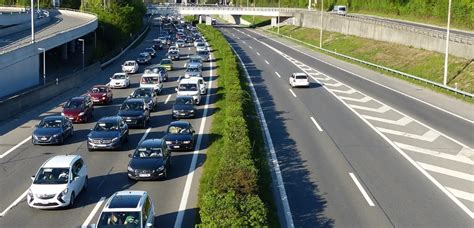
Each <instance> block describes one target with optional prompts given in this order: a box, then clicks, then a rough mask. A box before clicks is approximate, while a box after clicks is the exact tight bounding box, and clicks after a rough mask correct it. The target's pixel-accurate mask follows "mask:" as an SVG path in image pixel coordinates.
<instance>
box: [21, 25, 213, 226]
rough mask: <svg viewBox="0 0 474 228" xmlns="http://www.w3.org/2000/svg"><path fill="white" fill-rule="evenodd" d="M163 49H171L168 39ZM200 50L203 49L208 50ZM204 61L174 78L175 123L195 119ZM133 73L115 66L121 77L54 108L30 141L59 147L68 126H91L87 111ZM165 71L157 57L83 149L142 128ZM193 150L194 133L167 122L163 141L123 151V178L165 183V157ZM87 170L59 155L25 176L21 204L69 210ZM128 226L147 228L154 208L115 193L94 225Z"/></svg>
mask: <svg viewBox="0 0 474 228" xmlns="http://www.w3.org/2000/svg"><path fill="white" fill-rule="evenodd" d="M185 31H188V32H189V30H188V29H186V30H184V31H183V32H185ZM155 45H158V44H156V43H155ZM169 46H170V47H176V46H174V44H173V42H170V43H169ZM181 47H185V46H181ZM171 49H172V50H173V49H174V48H171ZM176 49H177V50H176ZM176 49H174V50H175V51H178V53H179V47H176ZM150 51H151V50H150ZM205 51H208V48H207V46H206V50H205ZM143 53H145V52H143ZM207 54H209V53H207ZM155 55H156V53H155ZM150 56H151V55H150ZM140 57H142V55H141V54H140ZM164 60H166V61H164ZM208 60H209V58H208V56H207V58H201V57H200V56H199V55H193V56H191V57H190V58H189V60H188V62H187V64H186V65H187V66H188V69H189V70H186V73H185V75H183V76H180V78H179V81H178V82H179V83H178V87H177V88H176V91H177V97H176V99H175V103H174V104H173V109H172V111H171V115H172V117H173V118H174V119H181V118H193V117H195V116H196V105H198V104H199V103H201V95H204V94H206V93H207V83H206V82H205V81H204V79H203V77H202V67H203V62H204V61H208ZM139 69H140V66H139V61H137V60H129V61H126V62H125V63H124V64H123V65H122V72H120V73H115V74H114V75H113V76H112V77H111V78H110V82H109V83H108V84H107V85H96V86H93V87H92V88H91V89H90V90H88V91H87V93H86V94H84V95H82V96H78V97H73V98H71V99H69V100H68V101H67V102H65V103H64V104H63V105H61V106H62V107H63V111H62V112H61V115H57V116H48V117H45V118H43V119H42V120H41V121H40V123H39V124H38V125H36V129H35V130H34V132H33V133H32V142H33V144H38V145H45V144H62V143H64V141H65V140H66V138H68V137H71V136H73V134H74V124H73V123H80V122H89V121H91V120H92V119H93V117H94V115H93V112H94V106H95V105H98V104H101V105H107V104H110V103H112V102H113V92H112V89H114V88H127V87H129V86H130V84H131V80H130V75H131V74H135V73H138V72H139ZM172 69H173V62H172V60H171V59H168V58H165V59H162V60H161V62H160V64H156V65H150V66H148V67H146V68H145V70H144V73H143V74H142V75H141V77H140V87H139V88H137V89H135V90H134V91H133V92H132V93H131V94H130V95H129V96H128V97H127V98H126V100H125V101H123V103H122V104H121V105H120V108H119V110H118V112H117V115H115V116H106V117H101V118H100V119H99V120H98V121H97V122H96V123H95V126H94V127H93V128H92V129H91V131H90V133H89V134H88V135H87V140H86V141H87V148H88V150H89V151H93V150H104V149H112V150H115V149H119V148H121V146H122V145H123V144H124V143H127V142H128V136H129V127H142V128H147V127H148V124H149V121H150V112H152V111H156V110H158V103H159V102H158V94H159V93H161V91H162V88H163V82H164V81H168V72H167V71H168V70H172ZM194 145H195V130H194V129H193V126H192V125H191V123H190V122H188V121H173V122H171V123H170V124H169V125H168V127H167V130H166V134H165V136H164V137H163V138H161V139H146V140H143V141H142V142H140V143H139V145H137V147H136V149H135V150H134V152H133V153H132V154H129V157H130V161H129V164H128V166H127V176H128V177H129V178H130V179H134V180H155V179H161V178H167V177H168V172H169V169H170V167H171V152H172V151H189V150H193V149H194ZM87 170H88V167H87V165H86V163H85V161H84V159H83V158H82V157H81V156H80V155H58V156H54V157H52V158H50V159H48V160H47V161H46V162H45V163H43V164H42V165H41V167H40V168H39V169H38V171H37V172H36V174H35V175H34V176H32V178H31V179H32V184H31V187H30V188H29V189H28V192H27V204H28V205H29V206H30V207H34V208H41V209H47V208H57V207H70V206H73V205H74V201H75V198H76V197H77V196H78V194H80V193H81V192H83V191H84V190H86V189H87V187H88V174H87V173H88V172H87ZM128 224H130V225H132V227H152V226H153V225H154V205H153V201H152V200H151V198H150V196H149V195H148V194H147V192H145V191H120V192H116V193H115V194H113V195H112V196H111V197H110V198H109V200H108V201H107V203H106V204H105V206H104V209H103V211H102V213H101V215H100V216H99V220H98V222H97V226H98V227H107V226H110V225H123V226H126V225H128Z"/></svg>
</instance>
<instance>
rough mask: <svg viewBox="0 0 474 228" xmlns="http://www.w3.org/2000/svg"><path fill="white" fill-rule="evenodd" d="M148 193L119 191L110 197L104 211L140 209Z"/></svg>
mask: <svg viewBox="0 0 474 228" xmlns="http://www.w3.org/2000/svg"><path fill="white" fill-rule="evenodd" d="M147 195H148V193H147V192H146V191H134V190H127V191H118V192H116V193H114V194H113V195H112V196H111V197H110V198H109V200H108V201H107V203H106V205H105V206H104V209H103V210H102V211H123V209H125V210H127V209H128V210H139V209H140V208H141V207H142V206H143V204H144V199H145V196H147Z"/></svg>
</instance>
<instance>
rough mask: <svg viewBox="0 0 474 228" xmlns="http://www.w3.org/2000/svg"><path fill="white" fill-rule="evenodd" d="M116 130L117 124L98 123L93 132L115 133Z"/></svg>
mask: <svg viewBox="0 0 474 228" xmlns="http://www.w3.org/2000/svg"><path fill="white" fill-rule="evenodd" d="M118 129H119V127H118V123H116V122H107V123H104V122H98V123H97V124H96V125H95V127H94V131H117V130H118Z"/></svg>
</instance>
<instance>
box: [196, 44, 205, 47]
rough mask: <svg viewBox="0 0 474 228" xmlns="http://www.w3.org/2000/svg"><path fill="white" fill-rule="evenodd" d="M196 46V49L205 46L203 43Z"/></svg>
mask: <svg viewBox="0 0 474 228" xmlns="http://www.w3.org/2000/svg"><path fill="white" fill-rule="evenodd" d="M197 46H198V47H204V46H205V44H204V43H198V44H197Z"/></svg>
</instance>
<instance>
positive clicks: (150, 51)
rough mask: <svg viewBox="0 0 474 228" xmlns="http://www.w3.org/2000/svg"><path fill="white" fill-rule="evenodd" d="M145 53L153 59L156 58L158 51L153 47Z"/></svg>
mask: <svg viewBox="0 0 474 228" xmlns="http://www.w3.org/2000/svg"><path fill="white" fill-rule="evenodd" d="M145 52H146V53H148V54H150V56H151V57H152V58H155V56H156V50H155V49H153V48H152V47H149V48H145Z"/></svg>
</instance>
